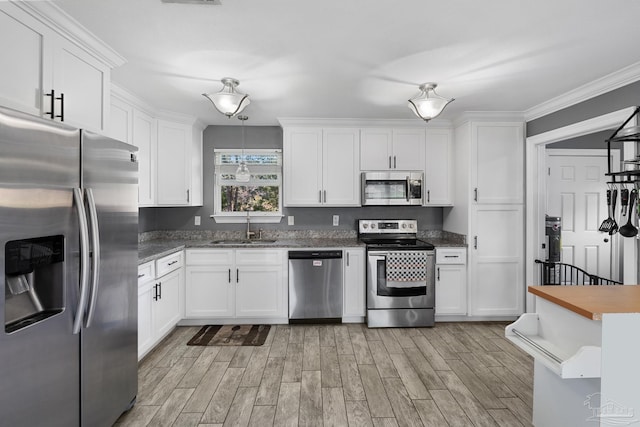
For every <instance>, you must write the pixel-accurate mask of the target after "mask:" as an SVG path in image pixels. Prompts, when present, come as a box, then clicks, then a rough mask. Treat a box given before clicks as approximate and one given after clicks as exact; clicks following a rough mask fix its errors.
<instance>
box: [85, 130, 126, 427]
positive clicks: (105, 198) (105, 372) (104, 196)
mask: <svg viewBox="0 0 640 427" xmlns="http://www.w3.org/2000/svg"><path fill="white" fill-rule="evenodd" d="M136 150H137V148H135V147H133V146H131V145H128V144H125V143H122V142H120V141H116V140H113V139H109V138H105V137H103V136H100V135H96V134H93V133H90V132H86V131H82V187H83V190H84V194H85V200H86V204H87V212H88V216H89V217H90V221H89V223H90V233H89V234H90V235H91V236H93V238H94V239H95V240H96V241H97V242H99V243H98V244H96V242H95V241H93V242H92V246H91V248H92V265H93V266H94V267H95V268H96V270H95V271H93V274H92V275H91V279H90V282H91V283H93V286H92V291H91V298H90V300H89V303H88V306H87V310H86V312H85V322H84V328H83V330H82V333H81V337H82V338H81V354H82V361H81V372H82V373H81V378H82V385H81V390H82V403H81V407H82V416H81V417H82V425H83V426H92V427H93V426H111V425H113V423H114V422H115V421H116V420H117V419H118V417H119V416H120V414H121V413H122V412H124V411H125V410H127V409H128V407H129V406H130V404H131V403H132V402H133V401H134V400H135V397H136V394H137V367H138V360H137V327H138V321H137V312H138V299H137V298H138V292H137V272H138V165H137V163H136V162H135V156H134V153H135V151H136ZM92 201H93V202H92ZM92 211H95V214H96V218H94V219H91V217H92V215H91V212H92ZM96 222H97V227H96ZM95 273H97V276H95V275H94V274H95Z"/></svg>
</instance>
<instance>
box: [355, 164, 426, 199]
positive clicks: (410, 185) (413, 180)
mask: <svg viewBox="0 0 640 427" xmlns="http://www.w3.org/2000/svg"><path fill="white" fill-rule="evenodd" d="M423 175H424V174H423V173H422V172H419V171H389V172H386V171H378V172H362V193H361V194H362V206H401V205H406V206H416V205H417V206H420V205H422V198H423V196H422V192H423V185H422V181H423Z"/></svg>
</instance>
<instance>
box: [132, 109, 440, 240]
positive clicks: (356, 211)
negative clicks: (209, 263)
mask: <svg viewBox="0 0 640 427" xmlns="http://www.w3.org/2000/svg"><path fill="white" fill-rule="evenodd" d="M232 120H233V119H232ZM245 137H246V140H245V148H282V129H281V128H280V127H279V126H246V127H245ZM241 146H242V130H241V127H240V126H209V127H207V128H206V129H205V131H204V135H203V147H202V152H203V156H204V164H203V170H204V183H203V184H204V185H203V188H204V206H202V207H176V208H141V209H140V220H139V231H140V232H144V231H154V230H238V229H240V228H241V227H242V225H240V224H216V222H215V221H214V220H213V218H210V215H213V187H214V183H213V170H214V158H213V150H214V148H240V147H241ZM283 212H284V215H285V218H283V220H282V222H281V223H279V224H260V227H261V228H263V229H278V230H309V229H313V230H323V229H331V230H335V229H342V230H354V229H355V228H356V221H357V220H358V219H367V218H369V219H377V218H380V219H386V218H399V219H407V218H410V219H417V220H418V225H419V228H420V229H421V230H441V229H442V208H421V207H411V206H401V207H373V206H371V207H364V208H284V209H283ZM196 215H199V216H201V217H202V224H201V225H200V226H195V225H194V224H193V222H194V216H196ZM288 215H293V216H294V217H295V225H293V226H288V225H287V218H286V216H288ZM333 215H340V225H339V226H338V227H334V226H333V225H332V221H333Z"/></svg>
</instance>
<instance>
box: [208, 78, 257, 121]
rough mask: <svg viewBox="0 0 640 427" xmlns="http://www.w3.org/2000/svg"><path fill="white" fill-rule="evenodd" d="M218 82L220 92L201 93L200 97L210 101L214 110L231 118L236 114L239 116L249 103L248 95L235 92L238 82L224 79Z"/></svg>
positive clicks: (232, 79)
mask: <svg viewBox="0 0 640 427" xmlns="http://www.w3.org/2000/svg"><path fill="white" fill-rule="evenodd" d="M220 81H221V82H222V84H223V86H222V90H221V91H220V92H216V93H211V94H207V93H203V94H202V96H204V97H205V98H207V99H208V100H209V101H211V103H212V104H213V106H214V107H215V108H216V110H218V111H220V112H221V113H222V114H224V115H225V116H227V117H229V118H231V117H233V116H235V115H236V114H240V113H241V112H242V110H244V109H245V108H246V106H247V105H249V104H250V103H251V101H250V100H249V95H245V94H244V93H240V92H238V91H236V87H237V86H238V85H239V84H240V82H239V81H238V80H236V79H234V78H231V77H225V78H223V79H222V80H220Z"/></svg>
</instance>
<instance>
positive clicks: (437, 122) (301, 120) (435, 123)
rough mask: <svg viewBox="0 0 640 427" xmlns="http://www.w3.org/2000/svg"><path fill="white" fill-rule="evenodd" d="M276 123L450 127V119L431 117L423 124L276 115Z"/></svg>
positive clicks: (413, 120)
mask: <svg viewBox="0 0 640 427" xmlns="http://www.w3.org/2000/svg"><path fill="white" fill-rule="evenodd" d="M278 123H280V126H282V127H283V128H285V127H345V128H347V127H351V128H361V127H362V128H376V127H379V128H388V127H393V128H419V127H426V128H427V129H428V128H451V121H449V120H443V119H433V120H431V121H429V123H427V124H426V125H425V123H424V122H423V121H421V120H419V119H340V118H335V119H331V118H322V119H318V118H308V117H278Z"/></svg>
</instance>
